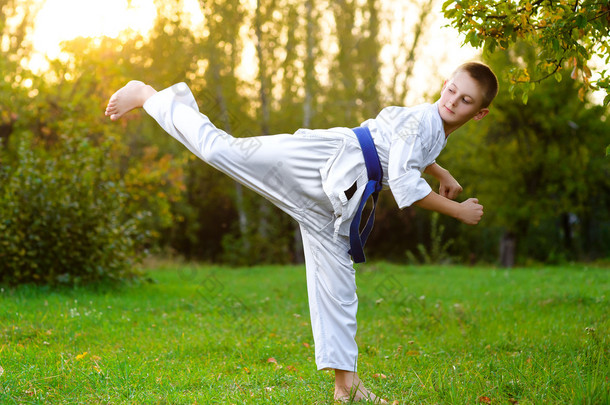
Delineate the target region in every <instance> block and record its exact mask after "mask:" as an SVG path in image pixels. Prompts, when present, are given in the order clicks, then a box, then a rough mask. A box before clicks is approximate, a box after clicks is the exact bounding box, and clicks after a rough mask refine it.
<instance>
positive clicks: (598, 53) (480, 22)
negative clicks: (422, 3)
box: [443, 0, 610, 104]
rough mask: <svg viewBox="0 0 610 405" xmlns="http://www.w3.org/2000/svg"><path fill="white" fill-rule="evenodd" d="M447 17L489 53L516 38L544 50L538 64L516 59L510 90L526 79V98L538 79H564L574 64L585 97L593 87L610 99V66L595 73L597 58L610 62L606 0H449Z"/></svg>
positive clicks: (468, 40)
mask: <svg viewBox="0 0 610 405" xmlns="http://www.w3.org/2000/svg"><path fill="white" fill-rule="evenodd" d="M443 12H444V14H445V17H446V18H448V19H450V20H451V21H452V22H451V25H452V26H454V27H455V28H457V29H458V31H460V32H461V33H463V34H465V39H464V43H468V44H471V45H472V46H474V47H481V46H482V47H483V48H484V49H485V51H487V52H488V53H490V54H491V53H493V52H494V51H495V50H496V48H498V47H499V48H501V49H503V50H506V49H509V48H510V47H512V46H514V45H515V44H516V43H517V42H521V43H526V44H528V45H530V46H532V47H534V48H536V49H538V50H539V54H538V55H537V62H536V64H535V65H534V66H524V65H523V64H521V63H518V61H516V62H517V63H515V64H514V66H512V67H510V68H509V69H508V70H507V75H508V76H507V77H509V78H510V79H509V81H510V86H509V87H508V88H509V91H510V93H511V94H513V93H514V92H515V89H516V85H521V86H520V89H521V90H522V91H523V101H524V102H525V103H527V99H528V93H529V91H530V90H532V89H533V88H534V87H535V85H536V84H538V83H540V82H541V81H542V80H544V79H546V78H548V77H554V78H555V79H556V80H557V82H560V81H561V80H562V78H564V77H565V76H566V75H564V74H562V72H561V70H562V69H570V70H571V74H570V77H571V78H572V79H580V80H581V86H580V89H579V92H578V95H579V97H580V99H581V100H583V99H584V96H585V93H586V92H587V91H588V90H590V89H602V90H604V91H605V92H606V97H605V100H604V104H608V103H609V102H610V72H608V71H607V70H605V69H604V70H601V71H598V74H599V77H598V78H597V79H595V78H594V77H593V72H592V70H595V69H593V66H594V64H595V63H596V62H595V58H599V59H600V60H601V64H602V65H608V64H609V63H610V5H609V4H608V2H607V1H606V0H550V1H529V0H527V1H490V0H447V1H446V2H445V3H444V4H443Z"/></svg>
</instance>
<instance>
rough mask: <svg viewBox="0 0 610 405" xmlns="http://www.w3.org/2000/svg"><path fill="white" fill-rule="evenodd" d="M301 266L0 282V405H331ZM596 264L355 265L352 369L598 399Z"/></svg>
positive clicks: (175, 268) (427, 390)
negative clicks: (130, 280)
mask: <svg viewBox="0 0 610 405" xmlns="http://www.w3.org/2000/svg"><path fill="white" fill-rule="evenodd" d="M304 272H305V269H304V268H303V267H302V266H259V267H248V268H227V267H218V266H205V267H204V266H197V267H195V266H186V265H178V264H169V265H165V266H164V267H160V268H155V269H151V272H150V275H151V276H152V277H154V279H155V280H156V281H157V282H156V283H147V284H142V285H139V286H137V287H136V288H133V287H126V288H121V289H118V290H113V291H107V290H105V289H100V288H92V287H88V288H84V287H78V288H76V289H53V290H49V289H48V288H45V287H37V286H20V287H17V288H4V289H0V307H1V308H2V309H3V310H2V311H0V340H1V341H2V357H1V358H0V402H1V403H7V404H10V403H62V404H70V403H112V404H133V403H139V404H140V403H171V404H187V403H188V404H191V403H195V402H196V403H201V404H213V403H223V404H224V403H226V404H231V403H237V404H267V403H274V404H330V403H333V401H332V394H333V391H332V390H333V378H332V373H329V372H325V371H318V370H316V367H315V365H314V363H313V361H314V345H313V342H312V338H311V326H310V322H309V314H308V307H307V289H306V287H305V275H304ZM607 272H608V270H607V268H594V267H582V266H573V267H544V268H530V269H523V268H521V269H513V270H511V271H498V270H497V269H493V268H487V267H478V268H464V267H448V266H442V267H435V266H429V267H415V266H393V265H388V264H384V263H376V264H365V265H361V266H360V267H359V268H358V271H357V273H356V277H357V283H358V296H359V308H358V336H357V339H358V345H359V347H360V354H359V359H358V371H359V374H360V376H361V377H362V378H363V381H364V383H365V384H366V386H367V387H368V388H371V389H372V391H373V392H375V393H377V394H380V395H382V396H383V397H384V398H388V399H390V401H389V402H390V403H392V402H393V401H394V400H396V401H398V403H401V404H403V403H416V404H455V405H460V404H470V405H471V404H484V403H493V404H516V403H518V404H523V405H525V404H557V405H559V404H607V403H608V401H609V400H610V391H609V386H608V382H607V380H606V378H607V377H608V375H609V374H610V359H609V355H610V354H609V352H608V347H609V344H610V318H609V317H608V299H609V298H608V297H610V286H609V284H608V282H607V279H608V278H607V277H608V273H607ZM380 331H383V333H381V332H380ZM484 398H487V399H488V401H487V400H485V399H484Z"/></svg>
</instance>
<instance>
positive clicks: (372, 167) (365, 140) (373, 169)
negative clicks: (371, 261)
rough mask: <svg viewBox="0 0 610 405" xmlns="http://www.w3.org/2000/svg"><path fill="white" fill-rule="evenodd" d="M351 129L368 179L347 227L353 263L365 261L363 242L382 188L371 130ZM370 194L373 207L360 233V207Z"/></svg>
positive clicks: (380, 170)
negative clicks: (356, 140) (362, 158)
mask: <svg viewBox="0 0 610 405" xmlns="http://www.w3.org/2000/svg"><path fill="white" fill-rule="evenodd" d="M353 131H354V133H355V134H356V137H358V142H360V148H361V149H362V154H363V155H364V164H365V165H366V172H367V174H368V177H369V181H368V183H366V187H365V189H364V193H363V194H362V198H361V200H360V205H359V206H358V210H357V211H356V215H355V216H354V219H353V220H352V223H351V225H350V228H349V243H350V250H349V252H348V253H349V254H350V255H351V256H352V259H353V260H354V262H355V263H363V262H364V261H366V259H365V257H364V244H365V243H366V240H367V239H368V237H369V234H370V233H371V230H372V229H373V223H374V222H375V208H376V206H377V198H378V197H379V192H380V191H381V188H382V184H381V180H382V178H383V169H382V168H381V162H380V161H379V156H378V155H377V149H376V148H375V143H374V142H373V137H372V136H371V131H369V129H368V128H366V127H358V128H354V129H353ZM371 196H372V197H373V209H372V210H371V213H370V214H369V219H368V220H367V222H366V225H365V226H364V229H363V230H362V233H361V232H360V221H361V219H362V209H363V208H364V206H365V205H366V201H367V200H368V199H369V197H371Z"/></svg>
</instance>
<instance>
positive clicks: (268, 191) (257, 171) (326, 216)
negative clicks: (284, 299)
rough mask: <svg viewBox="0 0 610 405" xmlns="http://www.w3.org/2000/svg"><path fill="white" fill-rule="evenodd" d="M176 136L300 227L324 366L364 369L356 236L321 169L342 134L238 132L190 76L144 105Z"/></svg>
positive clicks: (316, 337)
mask: <svg viewBox="0 0 610 405" xmlns="http://www.w3.org/2000/svg"><path fill="white" fill-rule="evenodd" d="M144 109H145V110H146V112H147V113H148V114H149V115H150V116H152V117H153V118H154V119H155V120H156V121H157V122H158V123H159V125H161V127H162V128H163V129H164V130H165V131H166V132H168V133H169V134H170V135H171V136H173V137H174V138H176V139H177V140H178V141H180V142H181V143H182V144H184V146H186V147H187V148H188V149H189V150H190V151H191V152H193V153H194V154H195V155H197V156H198V157H199V158H200V159H202V160H203V161H204V162H206V163H208V164H209V165H211V166H213V167H215V168H216V169H218V170H219V171H221V172H223V173H225V174H227V175H229V176H230V177H232V178H233V179H234V180H236V181H238V182H239V183H241V184H243V185H244V186H246V187H248V188H250V189H252V190H254V191H255V192H257V193H258V194H260V195H262V196H263V197H265V198H266V199H267V200H269V201H271V202H272V203H273V204H275V205H276V206H277V207H279V208H280V209H281V210H283V211H284V212H286V213H288V214H289V215H290V216H291V217H292V218H294V219H295V220H296V221H297V222H298V223H299V226H300V230H301V234H302V237H303V247H304V252H305V266H306V276H307V293H308V298H309V310H310V316H311V326H312V331H313V337H314V345H315V355H316V365H317V367H318V369H329V368H332V369H340V370H347V371H354V372H355V371H357V357H358V348H357V345H356V341H355V336H356V312H357V309H358V297H357V295H356V280H355V270H354V268H353V263H352V260H351V258H350V256H349V254H348V250H349V238H348V237H347V236H342V235H335V232H334V226H333V223H334V219H335V218H334V215H333V207H332V204H331V202H330V200H329V198H328V196H327V195H326V194H325V192H324V190H323V187H322V178H321V174H320V169H321V168H322V167H324V166H325V165H326V164H327V163H328V161H329V159H332V158H333V157H334V156H335V155H336V151H337V149H338V148H340V147H341V145H342V141H341V139H339V138H338V137H337V136H336V135H333V133H332V131H330V130H323V131H305V132H302V133H301V132H297V133H296V134H282V135H271V136H260V137H251V138H235V137H233V136H231V135H229V134H227V133H226V132H224V131H222V130H220V129H218V128H216V127H215V126H214V125H213V124H212V123H211V122H210V120H209V119H208V117H207V116H205V115H204V114H202V113H200V112H199V109H198V107H197V103H196V102H195V99H194V97H193V95H192V93H191V91H190V90H189V89H188V87H187V86H186V85H185V84H184V83H179V84H176V85H174V86H172V87H170V88H167V89H165V90H162V91H160V92H159V93H157V94H155V95H154V96H152V97H151V98H149V99H148V100H147V101H146V103H145V104H144Z"/></svg>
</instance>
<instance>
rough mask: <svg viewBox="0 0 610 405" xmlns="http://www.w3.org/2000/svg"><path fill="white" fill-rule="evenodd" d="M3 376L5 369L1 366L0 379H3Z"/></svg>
mask: <svg viewBox="0 0 610 405" xmlns="http://www.w3.org/2000/svg"><path fill="white" fill-rule="evenodd" d="M2 374H4V369H3V368H2V366H0V377H2Z"/></svg>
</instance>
